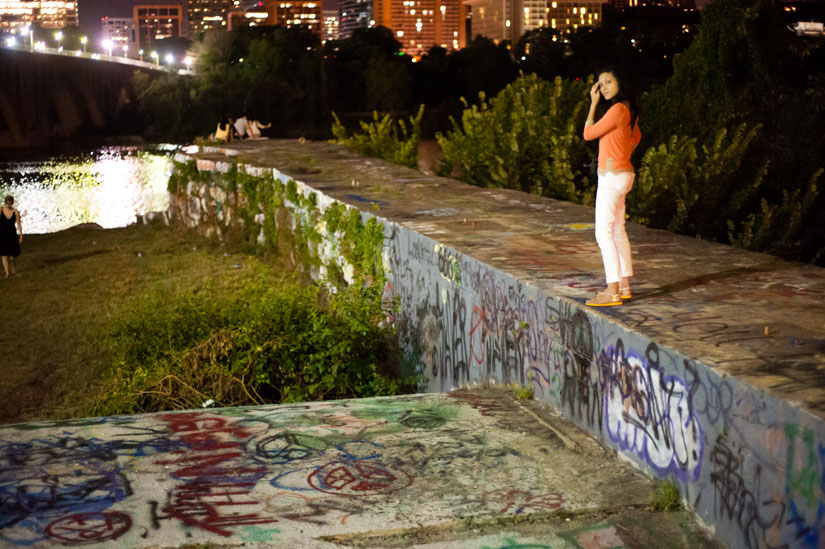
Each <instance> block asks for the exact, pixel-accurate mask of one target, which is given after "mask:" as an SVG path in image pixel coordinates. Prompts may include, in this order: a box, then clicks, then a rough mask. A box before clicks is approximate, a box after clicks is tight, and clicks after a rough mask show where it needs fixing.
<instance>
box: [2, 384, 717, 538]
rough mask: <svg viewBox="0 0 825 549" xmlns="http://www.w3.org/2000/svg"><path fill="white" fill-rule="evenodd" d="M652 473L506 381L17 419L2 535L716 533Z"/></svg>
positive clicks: (5, 472) (5, 441)
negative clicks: (676, 504)
mask: <svg viewBox="0 0 825 549" xmlns="http://www.w3.org/2000/svg"><path fill="white" fill-rule="evenodd" d="M651 485H652V483H651V481H650V480H649V479H647V478H646V477H645V476H644V475H643V474H641V473H640V472H639V471H638V470H637V469H635V468H633V467H632V466H630V465H629V464H627V463H626V462H623V461H622V460H620V459H618V458H617V457H616V456H615V454H614V453H613V452H611V451H609V450H606V449H605V448H604V447H603V446H601V445H600V444H598V443H597V442H596V441H595V440H593V439H592V438H591V437H589V436H587V435H586V434H584V433H583V432H582V431H580V430H579V429H577V428H575V427H574V426H573V425H572V424H570V423H569V422H567V421H566V420H564V419H562V418H561V417H560V416H558V415H557V414H555V413H553V412H551V411H550V409H549V407H547V406H543V405H541V404H539V403H537V402H535V401H516V400H514V398H513V396H512V392H511V391H505V390H503V389H497V390H493V389H488V390H477V391H472V392H471V391H455V392H452V393H450V394H449V395H443V394H441V395H412V396H406V397H391V398H376V399H363V400H357V401H355V400H354V401H337V402H323V403H311V404H301V405H283V406H263V407H252V408H225V409H217V410H208V411H191V412H172V413H164V414H147V415H141V416H123V417H110V418H103V419H100V418H97V419H95V418H92V419H83V420H76V421H65V422H56V423H32V424H19V425H11V426H4V427H2V428H0V546H3V547H14V546H21V547H22V546H26V547H53V546H60V545H84V546H85V545H93V546H95V547H112V548H123V547H129V548H141V547H182V546H188V545H193V544H211V545H210V546H213V547H235V546H246V547H334V546H340V545H344V546H373V547H408V546H411V545H416V546H422V547H484V546H489V547H502V546H505V547H517V546H523V545H519V544H524V543H530V544H531V545H530V546H531V547H553V548H568V547H569V548H574V547H592V548H596V547H639V548H642V547H654V546H659V547H663V546H665V545H666V546H667V547H672V548H676V547H715V546H716V545H715V544H714V542H712V541H711V540H710V539H709V538H708V537H707V536H706V534H704V533H703V531H702V530H700V529H698V528H697V527H696V525H695V524H693V523H692V522H691V520H690V518H689V516H687V515H686V514H685V513H675V514H673V513H671V514H668V513H656V512H653V511H650V510H646V509H645V507H646V506H647V504H648V502H649V500H650V494H651ZM662 540H667V542H666V544H665V545H662V544H661V541H662Z"/></svg>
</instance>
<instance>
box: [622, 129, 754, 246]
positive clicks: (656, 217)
mask: <svg viewBox="0 0 825 549" xmlns="http://www.w3.org/2000/svg"><path fill="white" fill-rule="evenodd" d="M759 130H760V127H759V126H756V127H753V128H748V126H747V125H746V124H741V125H740V126H739V127H738V128H737V129H736V130H735V131H734V132H732V135H728V132H727V131H726V130H724V129H721V130H718V131H717V132H716V135H715V137H714V139H713V141H712V142H711V143H710V145H702V146H699V145H698V142H697V139H695V138H687V137H684V136H673V137H671V138H670V140H669V141H668V142H667V143H663V144H661V145H659V146H658V147H651V148H650V149H648V150H647V151H646V152H645V155H644V157H643V158H642V167H641V169H640V170H639V174H638V177H637V179H636V182H635V184H634V186H633V192H631V193H630V194H629V195H628V204H627V211H628V213H629V215H630V217H631V219H633V220H634V221H638V222H640V223H642V224H645V225H648V226H651V227H657V228H666V229H669V230H671V231H676V232H681V233H684V234H688V235H690V236H699V237H703V238H708V239H724V238H725V237H726V236H727V232H728V224H727V220H730V219H741V218H743V217H744V215H743V212H744V211H746V210H745V208H746V206H747V205H748V201H749V199H751V198H752V197H753V196H754V195H755V193H756V191H757V189H758V188H759V186H760V185H761V183H762V180H763V178H764V176H765V173H766V171H767V167H768V166H767V162H763V163H762V164H761V165H759V164H753V163H744V162H743V161H744V159H745V158H746V153H748V152H749V147H750V145H751V142H752V141H753V140H754V139H755V137H756V136H757V134H758V132H759ZM747 181H749V182H750V183H744V182H747Z"/></svg>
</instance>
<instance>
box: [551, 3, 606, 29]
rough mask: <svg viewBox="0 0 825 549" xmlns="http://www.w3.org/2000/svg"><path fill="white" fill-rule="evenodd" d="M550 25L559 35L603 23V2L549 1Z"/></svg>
mask: <svg viewBox="0 0 825 549" xmlns="http://www.w3.org/2000/svg"><path fill="white" fill-rule="evenodd" d="M547 19H548V20H549V21H550V23H549V26H550V28H552V29H555V30H556V31H558V33H559V35H560V36H561V35H564V34H571V33H572V32H574V31H575V30H576V29H578V28H579V27H598V26H599V25H601V23H602V2H601V0H598V1H593V0H590V1H582V0H578V1H575V2H571V1H569V0H567V1H565V0H550V1H549V2H547Z"/></svg>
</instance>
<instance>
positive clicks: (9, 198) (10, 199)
mask: <svg viewBox="0 0 825 549" xmlns="http://www.w3.org/2000/svg"><path fill="white" fill-rule="evenodd" d="M4 202H5V203H6V204H8V205H9V206H11V205H12V204H14V197H13V196H12V195H10V194H7V195H6V200H5V201H4Z"/></svg>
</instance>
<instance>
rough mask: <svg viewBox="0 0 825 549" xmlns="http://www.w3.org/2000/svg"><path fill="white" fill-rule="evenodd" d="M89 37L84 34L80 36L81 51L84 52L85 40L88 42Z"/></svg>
mask: <svg viewBox="0 0 825 549" xmlns="http://www.w3.org/2000/svg"><path fill="white" fill-rule="evenodd" d="M88 40H89V38H88V37H86V36H81V37H80V45H81V46H83V53H86V42H88Z"/></svg>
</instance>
